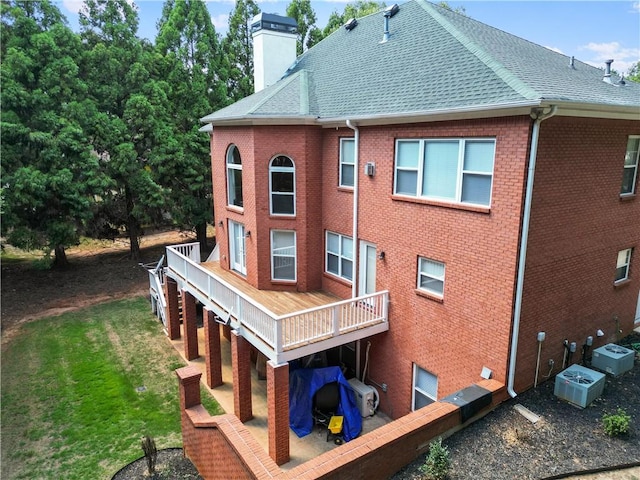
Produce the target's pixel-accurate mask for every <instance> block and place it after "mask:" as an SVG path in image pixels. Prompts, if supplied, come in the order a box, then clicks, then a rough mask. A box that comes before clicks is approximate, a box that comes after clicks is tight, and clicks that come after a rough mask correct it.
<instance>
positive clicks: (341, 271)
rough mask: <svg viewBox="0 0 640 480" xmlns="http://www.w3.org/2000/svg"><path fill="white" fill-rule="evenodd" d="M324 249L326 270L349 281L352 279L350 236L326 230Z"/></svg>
mask: <svg viewBox="0 0 640 480" xmlns="http://www.w3.org/2000/svg"><path fill="white" fill-rule="evenodd" d="M326 250H327V257H326V267H325V269H326V271H327V272H328V273H332V274H333V275H337V276H338V277H341V278H344V279H345V280H349V281H351V280H352V279H353V240H352V238H351V237H345V236H344V235H340V234H338V233H331V232H327V240H326Z"/></svg>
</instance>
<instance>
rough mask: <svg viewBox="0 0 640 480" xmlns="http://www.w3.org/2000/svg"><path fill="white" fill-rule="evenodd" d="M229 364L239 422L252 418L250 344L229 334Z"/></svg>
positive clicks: (236, 335)
mask: <svg viewBox="0 0 640 480" xmlns="http://www.w3.org/2000/svg"><path fill="white" fill-rule="evenodd" d="M231 364H232V370H233V408H234V411H235V414H236V417H238V418H239V419H240V421H241V422H246V421H248V420H251V419H252V418H253V410H252V405H251V344H250V343H249V342H248V341H247V340H246V339H244V338H243V337H241V336H240V335H238V334H237V333H236V332H231Z"/></svg>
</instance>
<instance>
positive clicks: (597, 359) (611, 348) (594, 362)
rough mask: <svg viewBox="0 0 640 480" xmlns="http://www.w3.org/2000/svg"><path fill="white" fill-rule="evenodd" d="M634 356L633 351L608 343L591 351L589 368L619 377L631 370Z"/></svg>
mask: <svg viewBox="0 0 640 480" xmlns="http://www.w3.org/2000/svg"><path fill="white" fill-rule="evenodd" d="M634 356H635V353H634V351H633V350H630V349H628V348H624V347H621V346H620V345H616V344H615V343H609V344H608V345H604V346H602V347H599V348H596V349H595V350H594V351H593V357H592V358H591V366H592V367H594V368H597V369H598V370H602V371H603V372H607V373H610V374H611V375H614V376H615V375H620V374H621V373H624V372H626V371H628V370H631V369H632V368H633V359H634Z"/></svg>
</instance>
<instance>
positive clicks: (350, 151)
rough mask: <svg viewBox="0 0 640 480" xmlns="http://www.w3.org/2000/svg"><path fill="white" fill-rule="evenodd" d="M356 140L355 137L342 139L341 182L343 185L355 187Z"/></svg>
mask: <svg viewBox="0 0 640 480" xmlns="http://www.w3.org/2000/svg"><path fill="white" fill-rule="evenodd" d="M355 145H356V144H355V141H354V140H353V138H341V139H340V183H339V185H340V186H341V187H353V182H354V170H355V163H356V157H355V153H356V152H355V148H356V147H355Z"/></svg>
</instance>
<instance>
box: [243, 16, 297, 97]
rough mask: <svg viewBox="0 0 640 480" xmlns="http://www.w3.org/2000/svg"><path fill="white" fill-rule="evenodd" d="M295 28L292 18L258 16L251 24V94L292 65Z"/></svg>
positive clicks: (294, 53)
mask: <svg viewBox="0 0 640 480" xmlns="http://www.w3.org/2000/svg"><path fill="white" fill-rule="evenodd" d="M297 32H298V24H297V22H296V21H295V20H294V19H293V18H289V17H281V16H279V15H275V14H272V13H259V14H258V15H256V16H255V17H254V18H253V21H252V22H251V34H252V37H253V82H254V85H255V91H256V92H259V91H260V90H262V89H264V88H266V87H268V86H269V85H273V84H274V83H276V82H277V81H278V80H280V79H281V78H282V76H283V75H284V73H285V72H286V71H287V69H288V68H289V67H290V66H291V65H293V63H294V62H295V61H296V40H297V38H298V36H297Z"/></svg>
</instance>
